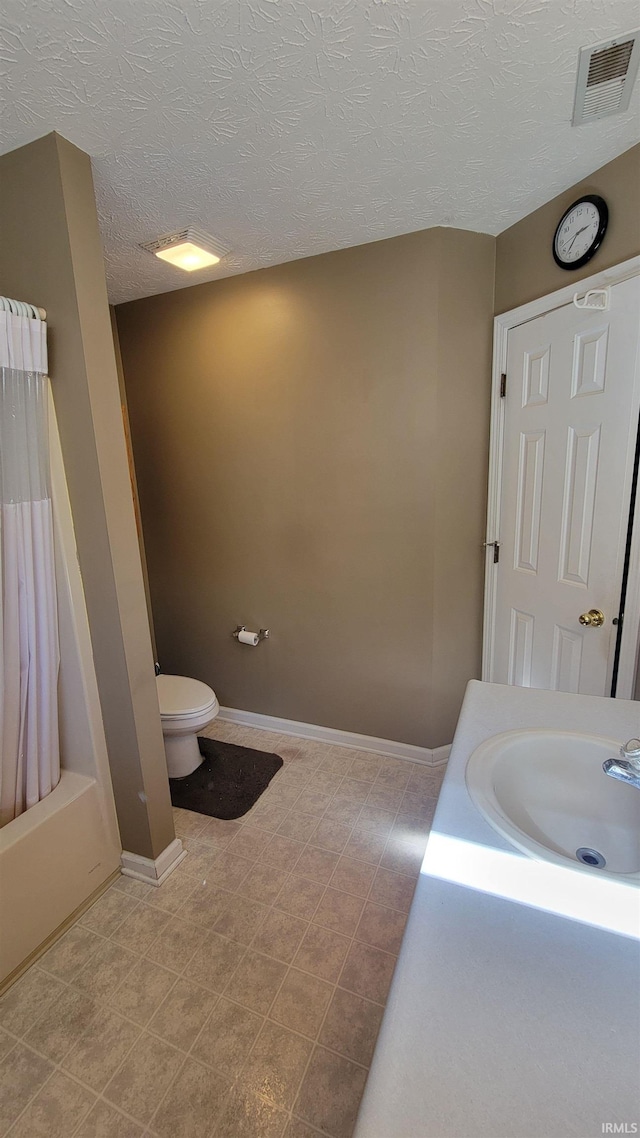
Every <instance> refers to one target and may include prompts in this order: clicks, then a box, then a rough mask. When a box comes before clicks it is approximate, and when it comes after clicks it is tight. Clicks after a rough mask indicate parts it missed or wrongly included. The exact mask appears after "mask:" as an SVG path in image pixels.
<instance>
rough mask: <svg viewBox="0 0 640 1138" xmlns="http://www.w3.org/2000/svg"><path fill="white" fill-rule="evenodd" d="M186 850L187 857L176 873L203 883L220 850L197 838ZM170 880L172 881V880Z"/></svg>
mask: <svg viewBox="0 0 640 1138" xmlns="http://www.w3.org/2000/svg"><path fill="white" fill-rule="evenodd" d="M183 844H184V843H183ZM185 848H186V850H187V856H186V857H185V859H184V860H183V861H181V862H180V865H179V866H178V868H177V869H176V870H175V871H174V873H175V874H177V873H179V874H180V875H181V876H184V877H191V878H195V880H196V881H199V882H200V881H202V880H203V878H205V879H206V877H207V874H208V873H209V870H210V869H211V867H212V866H213V864H214V862H215V860H216V858H217V857H218V856H219V854H220V853H221V850H220V848H219V847H218V846H213V845H211V844H210V843H208V842H201V841H198V839H197V838H194V839H193V841H188V842H187V843H186V846H185ZM172 876H174V874H172ZM169 880H171V878H170V879H169ZM185 900H186V897H185Z"/></svg>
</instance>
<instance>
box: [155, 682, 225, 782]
mask: <svg viewBox="0 0 640 1138" xmlns="http://www.w3.org/2000/svg"><path fill="white" fill-rule="evenodd" d="M156 678H157V683H158V702H159V704H160V718H161V720H162V734H163V735H164V749H165V754H166V756H167V771H168V772H169V778H184V777H185V776H186V775H188V774H191V772H192V771H194V770H195V769H196V767H199V766H200V763H201V762H202V755H201V754H200V751H199V750H198V731H202V729H203V727H206V726H207V724H208V723H211V720H212V719H215V717H216V715H217V714H218V712H219V711H220V704H219V703H218V700H217V698H216V693H215V692H214V691H213V690H212V688H210V687H207V685H206V684H203V683H201V682H200V680H190V679H188V678H187V676H163V675H159V676H157V677H156Z"/></svg>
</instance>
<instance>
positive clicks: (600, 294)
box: [573, 288, 611, 312]
mask: <svg viewBox="0 0 640 1138" xmlns="http://www.w3.org/2000/svg"><path fill="white" fill-rule="evenodd" d="M609 292H610V290H609V289H608V288H590V289H589V291H588V292H585V294H584V296H583V297H582V300H579V299H578V297H579V296H580V293H579V292H574V294H573V303H574V304H575V306H576V308H590V309H593V310H595V311H596V312H606V311H607V309H608V308H609V302H610V299H611V298H610V295H609Z"/></svg>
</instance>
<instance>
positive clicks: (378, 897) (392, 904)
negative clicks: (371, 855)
mask: <svg viewBox="0 0 640 1138" xmlns="http://www.w3.org/2000/svg"><path fill="white" fill-rule="evenodd" d="M414 889H415V881H414V879H413V878H412V877H405V876H404V875H403V874H401V873H392V872H391V870H389V869H378V870H377V871H376V876H375V880H374V882H373V885H372V886H371V892H370V893H369V900H370V901H375V903H376V904H377V905H386V906H387V907H388V908H389V909H399V910H400V912H401V913H408V912H409V908H410V906H411V901H412V898H413V893H414Z"/></svg>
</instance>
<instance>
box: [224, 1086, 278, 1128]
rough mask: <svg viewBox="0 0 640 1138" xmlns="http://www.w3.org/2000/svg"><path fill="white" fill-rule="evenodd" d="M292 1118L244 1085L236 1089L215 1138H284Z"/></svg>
mask: <svg viewBox="0 0 640 1138" xmlns="http://www.w3.org/2000/svg"><path fill="white" fill-rule="evenodd" d="M287 1118H288V1115H287V1114H286V1113H285V1111H283V1110H280V1109H279V1108H278V1107H277V1106H273V1105H272V1104H271V1103H269V1102H266V1101H265V1099H262V1098H260V1097H259V1096H258V1095H256V1094H252V1093H251V1092H250V1091H246V1090H245V1089H244V1088H243V1087H242V1086H238V1087H234V1089H233V1090H232V1092H231V1095H230V1096H229V1099H228V1101H227V1103H226V1105H225V1109H224V1111H223V1113H222V1117H221V1119H220V1121H219V1122H218V1125H217V1127H216V1129H215V1132H214V1134H215V1138H281V1135H282V1133H283V1131H284V1127H285V1126H286V1124H287Z"/></svg>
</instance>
